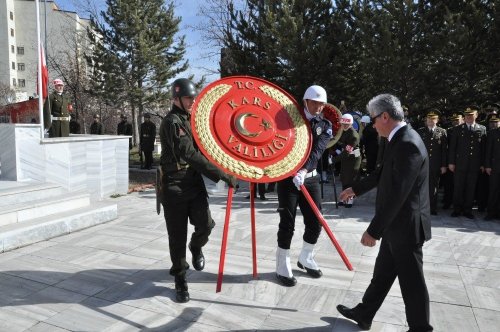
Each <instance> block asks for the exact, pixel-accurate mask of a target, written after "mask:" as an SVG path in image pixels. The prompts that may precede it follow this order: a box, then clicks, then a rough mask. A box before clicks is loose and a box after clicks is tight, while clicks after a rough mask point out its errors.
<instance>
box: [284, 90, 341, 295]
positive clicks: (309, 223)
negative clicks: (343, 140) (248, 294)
mask: <svg viewBox="0 0 500 332" xmlns="http://www.w3.org/2000/svg"><path fill="white" fill-rule="evenodd" d="M303 99H304V113H305V116H306V118H307V120H308V121H309V124H310V126H311V132H312V135H313V138H312V140H313V141H312V148H311V153H310V154H309V156H308V158H307V160H306V162H305V164H304V165H303V166H302V167H301V169H300V170H299V171H298V172H297V174H296V175H295V176H294V177H290V178H286V179H284V180H281V181H279V182H278V203H279V208H278V211H279V212H280V223H279V229H278V248H277V250H276V277H277V278H278V280H279V281H280V282H281V283H282V284H283V285H285V286H295V284H296V283H297V280H296V279H295V277H294V276H293V273H292V266H291V264H290V244H291V242H292V237H293V233H294V230H295V216H296V214H297V205H298V206H299V207H300V211H301V212H302V215H303V216H304V224H305V232H304V236H303V240H304V244H303V247H302V251H301V252H300V255H299V259H298V262H297V265H298V267H299V268H301V269H305V270H306V272H307V274H309V275H310V276H311V277H313V278H319V277H321V276H322V272H321V270H320V268H319V266H318V264H317V263H316V261H315V260H314V256H313V249H314V246H315V245H316V242H317V241H318V237H319V234H320V232H321V224H320V223H319V221H318V219H317V217H316V215H315V214H314V211H313V209H312V207H311V206H310V205H309V203H308V202H307V200H306V198H305V197H304V194H303V193H301V192H300V187H301V185H304V186H305V187H306V188H307V191H308V192H309V194H310V195H311V198H312V199H313V201H314V203H315V204H316V207H317V208H318V209H319V210H321V190H320V185H319V181H318V172H317V171H316V167H317V166H318V162H321V155H322V154H323V152H324V151H325V149H326V145H327V144H328V142H330V140H331V138H332V124H331V122H330V121H328V120H327V119H325V118H324V117H322V116H321V112H322V111H323V107H324V106H325V104H326V100H327V99H326V91H325V89H323V88H322V87H320V86H318V85H313V86H310V87H309V88H308V89H307V90H306V92H305V94H304V98H303Z"/></svg>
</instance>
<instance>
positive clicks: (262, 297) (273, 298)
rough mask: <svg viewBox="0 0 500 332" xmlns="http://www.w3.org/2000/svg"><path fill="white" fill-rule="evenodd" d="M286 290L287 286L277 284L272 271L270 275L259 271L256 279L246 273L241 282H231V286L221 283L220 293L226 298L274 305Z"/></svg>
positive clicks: (213, 290)
mask: <svg viewBox="0 0 500 332" xmlns="http://www.w3.org/2000/svg"><path fill="white" fill-rule="evenodd" d="M263 278H266V279H263ZM212 292H214V293H215V287H214V288H213V289H212ZM286 292H287V288H286V287H283V286H282V285H280V284H278V281H277V280H275V278H274V273H272V275H271V274H269V273H266V274H262V273H261V274H259V279H257V280H254V279H252V276H251V275H248V276H247V277H246V280H245V279H242V282H241V283H232V284H231V287H227V284H223V285H222V291H221V293H220V294H221V295H222V296H224V297H227V298H232V299H242V300H248V301H253V302H255V303H260V304H263V305H265V304H267V305H272V306H276V305H277V304H278V302H280V300H281V299H282V297H283V296H284V294H285V293H286Z"/></svg>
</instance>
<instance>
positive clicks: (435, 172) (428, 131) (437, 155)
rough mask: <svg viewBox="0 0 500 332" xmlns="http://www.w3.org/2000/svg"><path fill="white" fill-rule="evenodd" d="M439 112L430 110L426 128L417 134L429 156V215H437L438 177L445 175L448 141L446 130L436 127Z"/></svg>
mask: <svg viewBox="0 0 500 332" xmlns="http://www.w3.org/2000/svg"><path fill="white" fill-rule="evenodd" d="M440 115H441V112H439V111H438V110H435V109H432V110H430V111H429V112H428V113H427V119H426V124H427V125H426V126H425V127H422V128H420V129H419V130H418V131H417V132H418V134H419V135H420V137H422V141H424V144H425V148H426V149H427V154H428V155H429V197H430V204H431V214H432V215H437V196H438V189H439V177H440V176H441V174H444V173H446V158H447V154H448V141H447V137H446V130H444V129H443V128H441V127H438V126H437V123H438V120H439V116H440Z"/></svg>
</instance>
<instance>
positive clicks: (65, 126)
mask: <svg viewBox="0 0 500 332" xmlns="http://www.w3.org/2000/svg"><path fill="white" fill-rule="evenodd" d="M53 84H54V92H52V93H51V94H50V96H49V98H47V99H46V100H45V104H44V105H43V125H44V128H45V129H48V131H49V137H68V136H69V121H70V120H71V118H70V115H69V112H71V111H72V110H73V106H72V105H71V101H70V99H69V97H68V96H67V95H66V94H65V93H64V83H63V81H62V80H61V79H59V78H58V79H55V80H54V82H53Z"/></svg>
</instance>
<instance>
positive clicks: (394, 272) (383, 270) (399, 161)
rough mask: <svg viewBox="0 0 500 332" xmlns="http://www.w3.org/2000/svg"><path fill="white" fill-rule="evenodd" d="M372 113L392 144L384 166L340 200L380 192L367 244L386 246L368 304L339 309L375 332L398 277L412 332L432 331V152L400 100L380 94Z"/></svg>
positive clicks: (380, 131) (365, 298)
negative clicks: (426, 256) (428, 269)
mask: <svg viewBox="0 0 500 332" xmlns="http://www.w3.org/2000/svg"><path fill="white" fill-rule="evenodd" d="M367 110H368V112H369V113H370V117H371V118H372V122H373V126H374V128H375V129H376V130H377V132H378V134H379V135H380V136H381V137H387V140H388V142H387V146H386V148H385V152H384V157H383V162H382V164H381V166H380V167H379V168H377V170H376V171H374V172H373V173H372V174H370V176H368V177H366V178H364V179H362V180H361V181H359V182H357V183H355V184H354V185H353V186H352V187H351V188H347V189H346V190H344V191H342V193H341V194H340V199H341V200H344V201H345V200H347V199H349V198H351V197H354V196H356V195H362V194H363V193H365V192H367V191H369V190H371V189H373V188H375V187H377V198H376V205H375V216H374V217H373V219H372V221H371V222H370V225H369V226H368V229H367V230H366V231H365V232H364V233H363V236H362V237H361V243H362V244H363V245H364V246H368V247H373V246H375V244H376V242H377V240H379V239H380V238H382V241H381V244H380V249H379V253H378V256H377V260H376V262H375V268H374V271H373V278H372V280H371V282H370V285H369V286H368V288H367V290H366V292H365V294H364V296H363V299H362V302H361V303H359V304H358V305H357V306H355V307H354V308H352V309H351V308H347V307H346V306H343V305H338V306H337V310H338V311H339V312H340V313H341V314H342V315H343V316H345V317H347V318H349V319H352V320H354V321H356V322H357V323H358V326H359V327H360V328H361V329H362V330H369V329H370V328H371V324H372V320H373V317H374V316H375V313H376V312H377V310H378V309H379V308H380V306H381V305H382V302H383V301H384V299H385V297H386V296H387V293H388V292H389V290H390V289H391V287H392V284H393V283H394V280H395V279H396V277H397V278H398V280H399V284H400V287H401V294H402V296H403V300H404V303H405V310H406V320H407V321H408V325H409V327H410V330H409V331H411V332H417V331H432V330H433V328H432V326H431V325H430V324H429V293H428V291H427V286H426V284H425V278H424V272H423V266H422V265H423V263H422V256H423V254H422V245H423V243H424V242H425V241H427V240H429V239H430V238H431V224H430V202H429V158H428V155H427V151H426V148H425V145H424V143H423V141H422V139H421V138H420V136H419V135H418V133H417V132H416V131H415V130H413V129H412V128H410V127H409V126H408V125H407V124H406V123H405V122H404V120H403V119H404V113H403V109H402V107H401V102H400V101H399V99H398V98H396V97H394V96H392V95H390V94H382V95H378V96H376V97H375V98H373V99H372V100H370V102H369V103H368V105H367Z"/></svg>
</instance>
